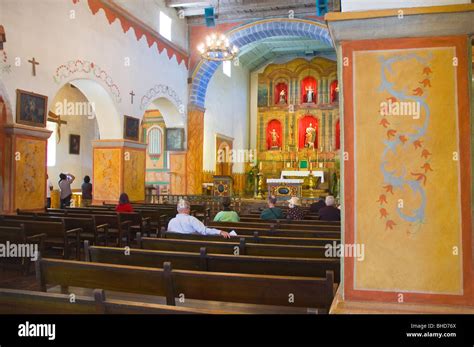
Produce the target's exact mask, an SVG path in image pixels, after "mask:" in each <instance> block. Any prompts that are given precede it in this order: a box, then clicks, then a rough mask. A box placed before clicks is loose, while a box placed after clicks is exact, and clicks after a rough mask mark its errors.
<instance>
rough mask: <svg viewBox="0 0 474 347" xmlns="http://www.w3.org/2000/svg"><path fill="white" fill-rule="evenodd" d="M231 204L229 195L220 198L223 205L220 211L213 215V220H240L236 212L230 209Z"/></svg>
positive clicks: (235, 221) (234, 221)
mask: <svg viewBox="0 0 474 347" xmlns="http://www.w3.org/2000/svg"><path fill="white" fill-rule="evenodd" d="M230 205H231V200H230V198H229V197H225V198H224V199H223V200H222V206H223V207H224V210H223V211H220V212H219V213H218V214H216V216H215V217H214V222H233V223H237V222H239V221H240V217H239V215H238V214H237V212H235V211H232V209H231V208H230Z"/></svg>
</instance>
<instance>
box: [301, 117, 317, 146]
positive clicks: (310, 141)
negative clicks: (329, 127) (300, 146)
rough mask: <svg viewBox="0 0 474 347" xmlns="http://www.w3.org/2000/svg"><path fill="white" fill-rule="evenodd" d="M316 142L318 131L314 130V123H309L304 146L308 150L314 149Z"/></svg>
mask: <svg viewBox="0 0 474 347" xmlns="http://www.w3.org/2000/svg"><path fill="white" fill-rule="evenodd" d="M315 141H316V129H315V128H313V123H309V127H307V128H306V134H305V139H304V146H305V147H306V148H311V149H314V142H315Z"/></svg>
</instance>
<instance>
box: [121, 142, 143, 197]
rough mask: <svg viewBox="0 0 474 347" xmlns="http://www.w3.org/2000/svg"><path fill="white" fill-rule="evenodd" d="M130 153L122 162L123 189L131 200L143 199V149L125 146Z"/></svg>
mask: <svg viewBox="0 0 474 347" xmlns="http://www.w3.org/2000/svg"><path fill="white" fill-rule="evenodd" d="M124 151H125V155H124V158H127V155H126V153H127V152H128V153H129V154H130V155H129V157H128V159H129V160H126V159H125V160H124V163H123V191H124V192H126V193H127V194H128V197H129V198H130V200H132V201H144V200H145V160H146V159H145V150H131V149H130V148H125V149H124Z"/></svg>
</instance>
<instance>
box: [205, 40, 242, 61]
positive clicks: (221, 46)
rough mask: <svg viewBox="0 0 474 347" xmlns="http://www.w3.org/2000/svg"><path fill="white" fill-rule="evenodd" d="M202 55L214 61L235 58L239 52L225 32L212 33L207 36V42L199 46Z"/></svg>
mask: <svg viewBox="0 0 474 347" xmlns="http://www.w3.org/2000/svg"><path fill="white" fill-rule="evenodd" d="M197 49H198V51H199V53H200V54H201V57H202V58H203V59H206V60H212V61H226V60H233V59H234V58H235V57H236V56H237V54H238V53H239V49H238V48H237V46H235V45H232V46H231V44H230V42H229V39H228V38H227V37H226V36H225V35H224V34H220V35H218V34H216V33H214V34H211V35H208V36H206V42H205V43H201V44H200V45H199V46H198V47H197Z"/></svg>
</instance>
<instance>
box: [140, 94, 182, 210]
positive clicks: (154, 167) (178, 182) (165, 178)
mask: <svg viewBox="0 0 474 347" xmlns="http://www.w3.org/2000/svg"><path fill="white" fill-rule="evenodd" d="M142 139H143V142H144V143H146V145H147V151H146V153H147V155H146V178H145V186H146V190H147V195H148V200H149V201H154V200H155V199H156V198H155V195H164V194H184V193H185V187H186V177H185V172H184V169H185V166H184V161H185V154H184V148H185V140H186V139H185V117H184V112H180V109H179V108H178V107H177V106H176V104H175V103H174V102H172V101H171V100H169V99H168V98H166V97H158V98H156V99H154V100H153V101H152V102H150V103H149V105H148V106H147V108H146V111H145V113H144V115H143V119H142Z"/></svg>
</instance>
